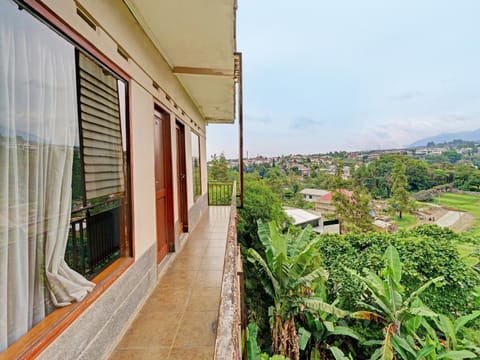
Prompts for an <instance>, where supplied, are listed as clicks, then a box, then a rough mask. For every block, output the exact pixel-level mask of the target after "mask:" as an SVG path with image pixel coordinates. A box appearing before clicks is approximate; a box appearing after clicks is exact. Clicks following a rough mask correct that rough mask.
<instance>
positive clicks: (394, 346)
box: [348, 245, 443, 360]
mask: <svg viewBox="0 0 480 360" xmlns="http://www.w3.org/2000/svg"><path fill="white" fill-rule="evenodd" d="M384 261H385V267H384V270H383V272H382V274H381V277H380V276H378V275H377V274H375V273H374V272H372V271H369V270H364V273H365V276H362V275H360V274H358V273H357V272H355V271H352V270H348V271H349V272H350V273H351V274H352V275H353V276H354V277H355V278H357V279H358V280H359V281H360V282H361V283H362V284H363V286H364V289H365V290H366V293H365V294H364V297H365V298H370V299H371V301H370V302H366V301H359V302H358V303H357V304H358V306H359V307H361V308H363V310H360V311H356V312H353V313H351V314H350V317H351V318H355V319H364V320H370V321H375V322H379V323H381V324H382V325H383V333H384V338H383V339H382V340H380V343H379V345H380V347H379V348H378V349H377V350H376V351H375V352H374V354H373V355H372V357H371V359H375V360H376V359H381V360H392V359H394V357H397V356H399V357H400V358H402V359H416V358H420V359H423V358H424V357H418V354H419V353H420V354H423V353H425V352H426V353H428V351H430V350H431V347H430V346H428V344H427V345H426V346H428V347H426V348H425V349H424V348H423V347H420V344H419V339H420V337H419V336H418V334H417V332H416V330H418V328H419V327H420V326H421V325H422V319H423V318H426V317H427V318H435V317H438V315H437V314H436V313H435V312H433V311H432V310H430V309H429V308H427V307H426V306H424V305H423V304H422V302H421V300H420V298H419V296H420V294H421V293H422V292H424V291H425V290H426V289H428V288H429V287H430V286H431V285H432V284H434V283H438V282H440V281H442V280H443V277H437V278H435V279H432V280H430V281H428V282H427V283H426V284H424V285H423V286H421V287H419V288H418V289H417V290H416V291H413V292H412V293H410V294H409V295H407V294H405V288H404V287H403V286H402V284H401V279H402V263H401V261H400V257H399V255H398V251H397V250H396V249H395V247H393V246H392V245H390V246H389V247H388V248H387V250H386V251H385V254H384ZM373 343H374V344H375V342H373ZM370 344H372V342H370ZM422 356H423V355H422Z"/></svg>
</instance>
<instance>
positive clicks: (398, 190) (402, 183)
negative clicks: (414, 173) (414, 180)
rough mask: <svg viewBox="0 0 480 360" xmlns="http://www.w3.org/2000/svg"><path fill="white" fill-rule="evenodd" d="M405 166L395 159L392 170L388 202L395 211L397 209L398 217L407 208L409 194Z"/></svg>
mask: <svg viewBox="0 0 480 360" xmlns="http://www.w3.org/2000/svg"><path fill="white" fill-rule="evenodd" d="M405 173H406V166H405V164H404V163H403V162H401V161H397V162H396V164H395V167H394V168H393V172H392V180H393V184H392V197H391V198H390V200H389V202H390V204H391V205H392V207H393V208H394V209H395V211H398V214H399V217H400V219H401V218H402V213H403V212H404V211H406V210H408V203H409V200H410V195H409V194H408V191H407V186H408V185H407V176H406V175H405Z"/></svg>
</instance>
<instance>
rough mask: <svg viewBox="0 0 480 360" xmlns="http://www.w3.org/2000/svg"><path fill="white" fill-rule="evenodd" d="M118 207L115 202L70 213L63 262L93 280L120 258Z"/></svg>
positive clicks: (119, 215)
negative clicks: (70, 217)
mask: <svg viewBox="0 0 480 360" xmlns="http://www.w3.org/2000/svg"><path fill="white" fill-rule="evenodd" d="M120 237H121V205H120V203H119V201H118V200H113V201H107V202H103V203H101V204H96V205H94V206H89V207H84V208H81V209H78V210H75V211H73V212H72V219H71V221H70V232H69V234H68V242H67V248H66V251H65V261H66V262H67V264H68V265H69V266H70V267H71V268H72V269H74V270H75V271H77V272H79V273H80V274H82V275H84V276H85V277H87V278H92V277H94V276H95V275H96V274H98V273H99V272H100V271H101V270H103V269H104V268H106V267H107V266H108V265H109V264H111V263H112V262H113V261H114V260H116V259H117V258H119V257H120Z"/></svg>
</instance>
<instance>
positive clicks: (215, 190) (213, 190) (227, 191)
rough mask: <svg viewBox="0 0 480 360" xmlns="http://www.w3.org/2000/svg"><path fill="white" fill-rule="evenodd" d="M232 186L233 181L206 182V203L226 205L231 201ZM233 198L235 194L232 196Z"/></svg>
mask: <svg viewBox="0 0 480 360" xmlns="http://www.w3.org/2000/svg"><path fill="white" fill-rule="evenodd" d="M233 188H234V182H233V181H209V182H208V205H210V206H228V205H230V203H231V202H232V196H234V195H232V194H233ZM234 198H235V196H234Z"/></svg>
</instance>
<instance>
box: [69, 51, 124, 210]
mask: <svg viewBox="0 0 480 360" xmlns="http://www.w3.org/2000/svg"><path fill="white" fill-rule="evenodd" d="M78 56H79V57H78V72H79V74H78V76H79V99H80V102H79V104H80V131H81V139H82V145H83V146H82V147H81V148H82V155H83V163H84V174H85V197H86V199H87V200H91V199H94V198H98V197H100V196H105V195H111V194H116V193H122V192H124V190H125V186H124V185H125V184H124V173H123V150H122V133H121V125H120V107H119V97H118V82H117V79H116V78H115V77H114V76H112V75H111V74H110V73H108V72H107V71H105V70H104V69H103V68H102V67H100V66H99V65H97V64H96V63H95V62H93V61H92V60H90V59H89V58H88V57H86V56H85V55H83V54H82V53H80V52H79V53H78Z"/></svg>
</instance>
